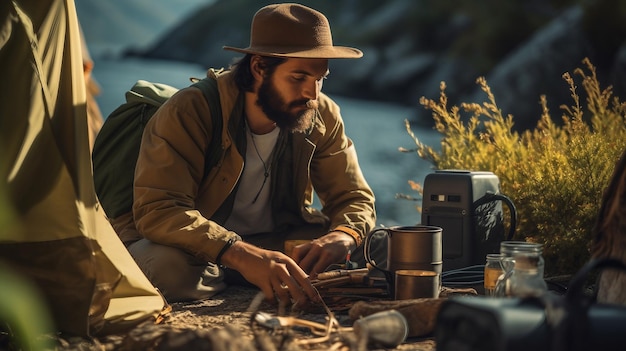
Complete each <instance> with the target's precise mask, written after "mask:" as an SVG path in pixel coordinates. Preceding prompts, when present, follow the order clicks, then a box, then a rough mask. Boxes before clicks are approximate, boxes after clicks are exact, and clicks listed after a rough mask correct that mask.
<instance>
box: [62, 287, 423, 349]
mask: <svg viewBox="0 0 626 351" xmlns="http://www.w3.org/2000/svg"><path fill="white" fill-rule="evenodd" d="M255 298H256V299H255ZM350 305H351V303H339V304H336V305H335V306H333V305H329V308H330V309H331V311H332V312H333V314H334V317H335V318H336V320H337V321H338V323H339V324H340V326H342V327H351V326H352V325H353V320H352V319H351V318H350V316H349V314H348V312H349V308H350ZM255 312H264V313H268V314H270V315H273V316H276V315H281V316H283V315H285V313H286V314H288V315H290V313H289V312H285V311H279V310H278V307H277V306H275V305H272V304H270V303H268V302H266V301H264V300H262V298H261V299H259V298H258V290H256V289H253V288H247V287H240V286H231V287H229V288H228V289H227V290H226V291H225V292H223V293H221V294H220V295H218V296H216V297H214V298H213V299H209V300H202V301H195V302H188V303H175V304H172V311H171V313H169V316H168V317H167V318H166V320H165V321H164V323H162V324H160V325H154V324H149V325H141V326H138V327H137V328H135V329H133V330H131V331H130V332H129V333H126V334H124V335H110V336H106V337H103V338H99V339H94V340H83V339H72V338H68V339H62V338H59V339H58V343H59V347H58V348H57V350H59V351H69V350H81V351H91V350H107V351H108V350H115V351H131V350H132V351H135V350H170V351H171V350H198V351H202V350H207V351H226V350H229V351H230V350H243V351H246V350H250V351H256V350H261V351H270V350H271V351H296V350H332V349H335V350H378V349H385V350H416V351H431V350H435V342H434V340H433V338H432V337H429V336H426V337H423V338H408V339H407V340H406V341H405V342H404V343H402V344H401V345H399V346H397V347H396V348H381V347H380V345H372V344H369V345H366V344H365V343H364V342H363V340H360V339H359V336H358V335H357V334H356V333H355V332H354V331H352V330H344V331H342V332H334V333H332V334H331V337H330V340H328V341H325V342H319V343H313V344H311V345H304V344H300V343H299V341H301V340H304V339H311V338H313V337H315V335H313V334H311V332H310V330H309V329H307V328H278V329H268V328H265V327H261V326H259V325H257V324H254V325H253V324H252V323H251V321H252V317H253V315H254V313H255ZM297 317H298V318H300V319H305V320H309V321H313V322H316V323H320V324H323V325H326V322H327V320H328V319H327V314H326V313H325V311H324V309H323V308H322V307H320V308H319V310H316V309H313V310H311V311H309V312H307V313H304V314H300V315H298V316H297Z"/></svg>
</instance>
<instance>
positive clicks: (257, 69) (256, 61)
mask: <svg viewBox="0 0 626 351" xmlns="http://www.w3.org/2000/svg"><path fill="white" fill-rule="evenodd" d="M250 72H251V73H252V76H253V77H254V79H255V80H256V81H257V82H261V81H263V78H264V77H265V63H264V62H263V58H262V57H261V56H259V55H254V56H252V59H251V60H250Z"/></svg>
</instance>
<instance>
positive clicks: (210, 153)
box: [191, 77, 224, 177]
mask: <svg viewBox="0 0 626 351" xmlns="http://www.w3.org/2000/svg"><path fill="white" fill-rule="evenodd" d="M191 86H193V87H196V88H198V89H200V91H202V94H204V97H205V98H206V100H207V103H208V105H209V111H210V112H211V123H212V125H213V134H212V135H211V142H210V143H209V147H208V149H207V150H206V152H205V154H206V155H205V162H204V176H205V177H206V176H207V174H209V171H211V169H212V168H213V167H215V166H216V165H217V162H218V161H219V159H220V156H221V154H222V128H223V124H224V122H223V120H222V106H221V104H220V94H219V90H218V89H217V80H216V79H215V78H211V77H206V78H204V79H201V80H199V81H197V82H195V83H194V84H192V85H191Z"/></svg>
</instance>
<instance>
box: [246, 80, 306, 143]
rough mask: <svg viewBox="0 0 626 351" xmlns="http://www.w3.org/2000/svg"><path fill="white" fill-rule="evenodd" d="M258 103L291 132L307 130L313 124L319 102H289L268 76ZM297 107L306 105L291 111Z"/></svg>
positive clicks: (260, 91)
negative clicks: (298, 109) (298, 110)
mask: <svg viewBox="0 0 626 351" xmlns="http://www.w3.org/2000/svg"><path fill="white" fill-rule="evenodd" d="M256 103H257V105H259V106H260V107H261V110H263V112H264V113H265V115H267V117H268V118H269V119H271V120H272V121H274V122H275V123H276V125H277V126H278V127H279V128H281V129H285V130H288V131H291V132H305V131H307V130H308V129H309V128H310V127H311V125H312V124H313V120H314V118H315V113H316V110H317V107H318V103H317V101H315V100H306V99H303V100H296V101H292V102H291V103H287V102H286V101H285V100H284V99H283V98H282V96H281V95H280V93H279V92H278V91H277V90H276V89H275V87H274V85H273V84H272V83H271V78H269V77H267V78H265V79H264V80H263V83H261V86H260V87H259V92H258V99H257V102H256ZM295 107H306V108H307V109H306V110H303V111H300V112H293V113H292V112H290V110H291V109H293V108H295Z"/></svg>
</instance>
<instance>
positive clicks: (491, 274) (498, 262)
mask: <svg viewBox="0 0 626 351" xmlns="http://www.w3.org/2000/svg"><path fill="white" fill-rule="evenodd" d="M503 273H504V268H503V267H502V254H488V255H487V262H485V279H484V281H485V284H484V286H485V295H487V296H494V293H495V290H496V283H497V281H498V277H500V276H501V275H502V274H503Z"/></svg>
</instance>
